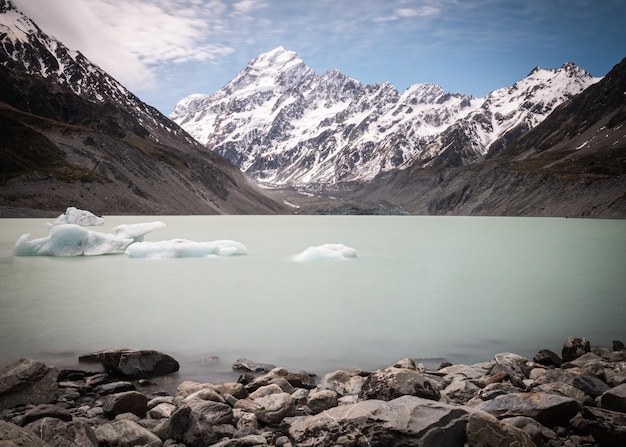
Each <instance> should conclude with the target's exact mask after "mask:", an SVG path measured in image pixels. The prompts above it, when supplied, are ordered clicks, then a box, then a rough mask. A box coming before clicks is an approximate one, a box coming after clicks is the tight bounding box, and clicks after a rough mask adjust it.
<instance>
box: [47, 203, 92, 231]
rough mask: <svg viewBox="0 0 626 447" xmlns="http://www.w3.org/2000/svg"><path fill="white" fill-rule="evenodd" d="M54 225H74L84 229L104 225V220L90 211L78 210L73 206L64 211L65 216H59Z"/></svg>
mask: <svg viewBox="0 0 626 447" xmlns="http://www.w3.org/2000/svg"><path fill="white" fill-rule="evenodd" d="M54 224H55V225H64V224H76V225H81V226H84V227H87V226H97V225H104V219H103V218H102V217H98V216H96V215H95V214H93V213H92V212H90V211H85V210H79V209H78V208H75V207H73V206H70V207H68V208H67V209H66V210H65V214H61V215H60V216H59V217H57V220H55V221H54Z"/></svg>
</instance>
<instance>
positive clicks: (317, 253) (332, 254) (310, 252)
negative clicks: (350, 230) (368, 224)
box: [294, 244, 357, 262]
mask: <svg viewBox="0 0 626 447" xmlns="http://www.w3.org/2000/svg"><path fill="white" fill-rule="evenodd" d="M356 254H357V251H356V250H355V249H354V248H350V247H347V246H345V245H343V244H324V245H318V246H316V247H309V248H307V249H306V250H304V251H303V252H302V253H300V254H299V255H297V256H296V257H295V258H294V259H295V261H297V262H309V261H325V260H343V259H346V258H356Z"/></svg>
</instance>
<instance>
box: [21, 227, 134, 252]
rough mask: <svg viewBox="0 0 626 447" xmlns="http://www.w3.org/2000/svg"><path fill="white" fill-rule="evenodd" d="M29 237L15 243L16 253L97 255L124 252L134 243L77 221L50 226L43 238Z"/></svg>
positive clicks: (25, 235) (26, 236)
mask: <svg viewBox="0 0 626 447" xmlns="http://www.w3.org/2000/svg"><path fill="white" fill-rule="evenodd" d="M28 236H30V234H24V235H22V236H20V237H19V239H18V240H17V242H16V243H15V247H14V249H13V254H14V255H15V256H83V255H84V256H95V255H103V254H108V253H116V252H122V251H124V250H125V249H126V247H128V245H130V244H131V243H132V242H133V240H132V239H129V238H120V237H117V236H115V235H113V234H106V233H100V232H97V231H90V230H87V229H86V228H83V227H81V226H80V225H76V224H61V225H49V232H48V236H47V237H43V238H39V239H33V240H31V241H29V240H28Z"/></svg>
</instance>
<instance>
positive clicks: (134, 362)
mask: <svg viewBox="0 0 626 447" xmlns="http://www.w3.org/2000/svg"><path fill="white" fill-rule="evenodd" d="M79 360H80V361H83V362H85V361H97V362H100V363H101V364H102V366H103V367H104V369H105V370H106V371H107V373H109V374H111V375H116V376H121V377H128V378H134V379H139V378H149V377H157V376H164V375H167V374H171V373H174V372H176V371H178V369H179V368H180V365H179V364H178V362H177V361H176V360H175V359H174V358H172V357H170V356H169V355H167V354H164V353H162V352H158V351H153V350H132V349H108V350H105V351H99V352H95V353H92V354H87V355H83V356H80V357H79Z"/></svg>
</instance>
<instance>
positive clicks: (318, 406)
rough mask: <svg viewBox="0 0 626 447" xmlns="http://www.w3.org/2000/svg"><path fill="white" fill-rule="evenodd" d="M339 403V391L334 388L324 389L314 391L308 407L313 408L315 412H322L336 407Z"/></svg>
mask: <svg viewBox="0 0 626 447" xmlns="http://www.w3.org/2000/svg"><path fill="white" fill-rule="evenodd" d="M337 404H338V400H337V393H336V392H334V391H332V390H322V391H317V392H315V393H312V394H311V395H310V396H309V399H308V401H307V404H306V405H307V407H309V408H310V409H311V411H312V412H313V414H317V413H321V412H322V411H324V410H328V409H329V408H333V407H336V406H337Z"/></svg>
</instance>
